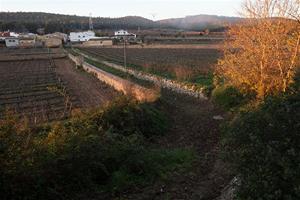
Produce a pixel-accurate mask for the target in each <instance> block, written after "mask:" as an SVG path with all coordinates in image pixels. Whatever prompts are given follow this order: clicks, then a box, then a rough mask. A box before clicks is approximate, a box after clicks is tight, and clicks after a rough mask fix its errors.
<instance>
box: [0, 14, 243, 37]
mask: <svg viewBox="0 0 300 200" xmlns="http://www.w3.org/2000/svg"><path fill="white" fill-rule="evenodd" d="M239 19H240V18H236V17H220V16H215V15H196V16H187V17H185V18H176V19H165V20H161V21H152V20H149V19H146V18H143V17H138V16H126V17H120V18H104V17H94V18H93V25H94V29H102V30H103V29H104V30H116V29H131V30H138V29H139V28H140V29H142V30H145V29H152V28H157V29H160V28H162V29H180V30H198V31H202V30H204V29H206V28H208V29H211V30H219V29H222V28H224V26H226V25H229V24H232V23H235V22H237V21H238V20H239ZM38 28H45V32H46V33H51V32H56V31H60V32H65V33H68V32H70V31H76V30H86V29H88V28H89V17H84V16H76V15H61V14H51V13H42V12H0V31H1V30H2V31H5V30H11V31H17V32H26V31H28V32H33V33H35V32H36V30H37V29H38Z"/></svg>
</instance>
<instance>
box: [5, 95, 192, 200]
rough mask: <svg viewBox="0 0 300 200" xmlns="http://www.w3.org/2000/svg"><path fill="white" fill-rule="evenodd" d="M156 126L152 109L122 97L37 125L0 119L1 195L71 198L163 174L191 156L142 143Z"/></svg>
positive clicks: (158, 122) (140, 183) (157, 114)
mask: <svg viewBox="0 0 300 200" xmlns="http://www.w3.org/2000/svg"><path fill="white" fill-rule="evenodd" d="M154 117H157V118H158V119H153V118H154ZM162 124H164V121H163V118H161V117H160V112H158V111H157V110H155V109H154V108H153V107H151V106H150V105H138V104H136V103H134V102H130V101H128V100H126V99H122V100H119V101H117V102H114V103H113V104H112V105H109V106H107V107H105V108H102V109H98V110H94V111H91V112H87V113H77V114H74V116H73V117H72V118H71V119H69V120H67V121H65V122H57V123H55V124H49V125H46V126H42V127H32V128H29V127H27V126H23V125H22V124H19V123H18V122H17V121H16V120H15V119H14V118H13V117H9V118H7V119H6V120H1V121H0V163H1V165H0V195H1V198H2V199H74V198H75V197H76V196H77V195H85V194H89V193H91V194H93V193H94V192H99V191H100V192H105V193H106V194H111V193H114V192H120V191H123V190H126V189H128V188H131V187H133V186H143V184H149V183H151V182H152V181H153V180H154V179H155V178H164V177H165V175H166V174H167V173H168V171H170V170H174V169H176V168H181V167H186V166H187V165H188V163H190V162H191V160H192V157H193V156H192V153H191V152H190V151H185V150H161V149H153V148H150V147H148V146H146V141H145V136H146V137H151V136H153V135H155V134H161V133H162V132H163V130H161V128H162V127H164V126H163V125H162ZM144 126H145V127H144ZM81 199H82V196H81Z"/></svg>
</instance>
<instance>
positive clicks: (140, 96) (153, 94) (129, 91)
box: [69, 54, 160, 102]
mask: <svg viewBox="0 0 300 200" xmlns="http://www.w3.org/2000/svg"><path fill="white" fill-rule="evenodd" d="M69 58H70V59H71V60H72V61H73V62H75V64H76V65H77V66H79V65H81V66H82V67H83V69H84V70H86V71H87V72H89V73H92V74H94V75H95V76H96V77H97V78H98V79H99V80H101V81H103V82H105V83H106V84H108V85H110V86H112V87H114V88H115V89H116V90H117V91H120V92H123V93H124V94H125V95H128V96H132V97H134V98H136V99H137V100H139V101H142V102H154V101H155V100H157V99H158V97H159V96H160V90H159V89H149V88H145V87H142V86H140V85H138V84H135V83H133V82H130V81H128V80H125V79H122V78H120V77H118V76H115V75H113V74H110V73H108V72H105V71H103V70H101V69H99V68H97V67H95V66H93V65H91V64H89V63H86V62H82V59H81V58H80V57H77V56H74V55H72V54H69Z"/></svg>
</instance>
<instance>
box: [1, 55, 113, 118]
mask: <svg viewBox="0 0 300 200" xmlns="http://www.w3.org/2000/svg"><path fill="white" fill-rule="evenodd" d="M18 51H19V50H14V52H15V53H16V54H18V53H22V54H24V50H20V51H22V52H18ZM28 51H31V50H27V53H29V54H30V56H31V58H32V55H34V54H35V53H37V50H33V51H31V52H28ZM11 53H12V52H11V51H10V52H9V54H11ZM40 53H43V52H38V53H37V54H40ZM2 55H3V54H2ZM23 56H24V55H23ZM0 80H1V82H0V118H3V117H4V115H5V113H6V112H7V111H10V112H12V113H14V114H15V115H16V116H18V117H20V118H24V117H26V118H28V120H29V121H30V122H32V123H41V122H47V121H53V120H58V119H64V118H66V117H68V116H69V115H70V113H71V111H72V110H73V109H76V108H90V107H95V106H98V105H101V104H103V103H105V102H107V101H109V100H111V99H113V98H114V97H115V96H116V95H118V93H117V92H115V91H114V90H113V89H112V88H110V87H108V86H106V85H105V84H103V83H101V82H99V81H97V80H95V79H94V77H92V76H91V75H88V74H85V73H84V72H81V71H79V70H76V68H75V66H74V65H73V63H71V62H70V61H69V60H68V59H67V58H62V59H52V58H50V57H49V56H48V55H45V56H44V57H43V58H41V57H40V55H39V56H38V57H36V59H29V60H27V59H26V55H25V60H18V61H0ZM78 81H80V84H79V83H78ZM95 82H96V83H95Z"/></svg>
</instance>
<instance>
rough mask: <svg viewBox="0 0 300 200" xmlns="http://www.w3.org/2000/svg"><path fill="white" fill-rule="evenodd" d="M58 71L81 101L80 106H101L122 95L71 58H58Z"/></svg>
mask: <svg viewBox="0 0 300 200" xmlns="http://www.w3.org/2000/svg"><path fill="white" fill-rule="evenodd" d="M54 62H55V66H56V73H57V74H58V76H59V77H60V78H61V79H62V80H63V81H64V82H65V84H66V87H67V88H68V89H69V90H70V91H71V95H72V96H75V97H76V98H77V100H78V101H79V106H78V107H80V108H93V107H97V106H101V105H103V104H105V103H107V102H109V101H112V100H113V99H114V98H115V97H117V96H118V95H120V93H118V92H117V91H116V90H114V89H113V88H112V87H110V86H108V85H106V84H105V83H103V82H101V81H99V80H98V79H97V78H96V77H94V76H92V75H91V74H88V73H86V72H84V71H82V70H80V69H76V67H75V64H74V63H72V62H71V61H70V60H69V59H56V60H55V61H54Z"/></svg>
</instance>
